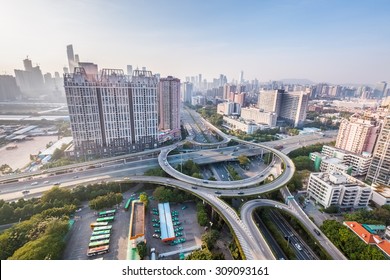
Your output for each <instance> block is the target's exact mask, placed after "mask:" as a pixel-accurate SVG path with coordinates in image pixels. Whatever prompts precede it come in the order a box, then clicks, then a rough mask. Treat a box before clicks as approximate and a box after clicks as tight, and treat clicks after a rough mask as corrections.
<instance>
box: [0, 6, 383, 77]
mask: <svg viewBox="0 0 390 280" xmlns="http://www.w3.org/2000/svg"><path fill="white" fill-rule="evenodd" d="M2 6H3V9H2V10H1V11H0V18H2V21H3V24H2V25H1V26H2V27H0V30H1V33H2V35H3V39H4V40H3V44H2V45H1V46H0V50H1V51H0V61H1V65H0V71H1V73H2V74H4V73H7V74H11V75H14V69H21V68H22V66H23V65H22V60H23V59H24V58H26V56H27V55H28V56H29V57H30V58H31V59H32V60H33V61H34V62H37V63H38V64H39V65H40V66H41V69H42V72H43V73H46V72H51V73H54V72H55V71H58V72H60V73H62V68H63V67H64V66H67V64H68V63H67V56H66V46H67V45H69V44H73V46H74V48H75V49H77V53H78V54H80V57H81V61H83V62H93V63H96V64H98V65H99V67H100V68H119V69H125V68H126V65H128V64H130V65H133V67H134V68H137V66H138V67H139V69H141V68H142V67H144V66H145V67H146V68H147V69H150V70H152V71H153V72H154V73H160V74H161V75H162V76H168V75H173V76H176V77H180V78H182V79H183V78H184V77H185V76H195V75H199V74H202V77H203V78H206V79H207V80H211V79H212V78H214V77H218V76H219V74H221V73H223V74H225V75H227V77H228V80H229V81H231V80H232V79H234V80H238V79H240V71H244V73H243V77H244V79H245V80H252V79H254V78H257V79H259V80H260V81H268V80H281V79H294V78H297V79H309V80H312V81H313V82H329V83H335V84H350V83H351V84H376V83H377V82H379V81H382V80H388V79H389V77H388V71H387V69H386V67H387V65H389V63H390V55H389V54H390V52H389V50H390V40H389V36H388V35H389V30H388V29H387V28H386V27H387V26H389V25H390V19H389V17H387V16H386V15H387V14H388V11H389V8H390V3H388V2H386V1H381V0H376V1H369V2H367V3H366V1H355V2H354V5H352V6H351V5H350V3H339V1H316V2H315V3H313V1H296V2H294V4H292V3H291V2H290V1H277V3H275V2H274V1H245V2H244V3H243V2H240V1H223V2H219V1H213V2H211V3H207V6H204V5H199V3H197V2H195V1H176V0H170V1H165V2H153V3H152V4H151V2H136V1H131V2H127V1H116V2H114V3H109V2H104V1H93V2H92V1H89V0H85V1H67V2H50V1H47V0H39V1H34V2H33V3H32V2H30V1H23V0H21V1H13V2H5V3H3V5H2ZM27 26H28V28H27ZM156 46H157V47H156ZM166 53H171V54H173V55H171V56H166V55H164V54H166ZM34 66H35V65H34Z"/></svg>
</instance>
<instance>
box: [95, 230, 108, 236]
mask: <svg viewBox="0 0 390 280" xmlns="http://www.w3.org/2000/svg"><path fill="white" fill-rule="evenodd" d="M110 233H111V230H109V229H107V230H94V231H93V232H92V236H94V235H102V234H110Z"/></svg>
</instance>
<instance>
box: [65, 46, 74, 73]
mask: <svg viewBox="0 0 390 280" xmlns="http://www.w3.org/2000/svg"><path fill="white" fill-rule="evenodd" d="M66 54H67V55H68V64H69V71H70V73H73V70H74V67H75V66H76V61H75V57H74V52H73V46H72V45H67V46H66Z"/></svg>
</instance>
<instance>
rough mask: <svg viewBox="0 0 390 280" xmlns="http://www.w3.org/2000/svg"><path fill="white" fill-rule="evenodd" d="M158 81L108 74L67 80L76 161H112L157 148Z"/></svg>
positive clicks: (78, 72) (79, 74) (78, 71)
mask: <svg viewBox="0 0 390 280" xmlns="http://www.w3.org/2000/svg"><path fill="white" fill-rule="evenodd" d="M157 82H158V81H157V78H156V77H155V76H153V75H152V73H151V72H150V71H140V70H135V71H133V76H127V75H124V73H123V70H117V69H103V70H102V71H101V74H99V75H87V73H86V72H85V70H84V68H80V67H76V68H75V71H74V73H73V74H65V75H64V85H65V94H66V99H67V103H68V109H69V116H70V123H71V129H72V136H73V143H74V154H73V156H74V157H82V156H88V155H101V156H110V155H118V154H125V153H129V152H136V151H143V150H145V149H151V148H156V147H157V145H158V109H157Z"/></svg>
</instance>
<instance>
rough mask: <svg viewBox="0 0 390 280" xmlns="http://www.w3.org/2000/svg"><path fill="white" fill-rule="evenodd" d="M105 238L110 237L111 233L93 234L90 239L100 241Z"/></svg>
mask: <svg viewBox="0 0 390 280" xmlns="http://www.w3.org/2000/svg"><path fill="white" fill-rule="evenodd" d="M103 239H110V234H102V235H92V236H91V238H90V239H89V241H90V242H92V241H98V240H103Z"/></svg>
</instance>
